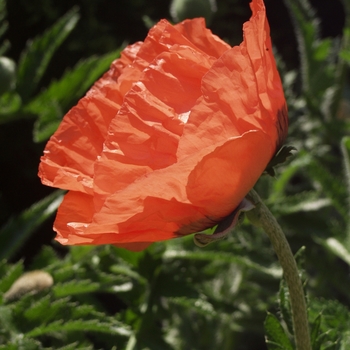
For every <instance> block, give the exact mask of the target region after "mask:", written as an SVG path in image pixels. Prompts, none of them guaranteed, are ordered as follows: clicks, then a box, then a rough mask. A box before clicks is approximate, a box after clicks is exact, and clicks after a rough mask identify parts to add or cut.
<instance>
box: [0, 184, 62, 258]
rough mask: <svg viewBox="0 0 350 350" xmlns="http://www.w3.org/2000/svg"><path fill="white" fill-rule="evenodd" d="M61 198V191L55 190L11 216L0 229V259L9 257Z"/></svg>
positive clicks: (54, 208)
mask: <svg viewBox="0 0 350 350" xmlns="http://www.w3.org/2000/svg"><path fill="white" fill-rule="evenodd" d="M62 198H63V195H62V191H55V192H54V193H52V194H51V195H49V196H47V197H46V198H44V199H42V200H41V201H39V202H37V203H35V204H33V205H32V206H31V207H30V208H28V209H26V210H24V211H23V212H22V213H21V214H19V215H18V216H17V217H15V218H11V219H10V220H9V221H8V222H7V223H6V224H5V225H4V226H3V227H2V228H1V229H0V259H2V258H9V257H11V256H12V255H13V254H14V253H15V252H16V251H17V250H18V249H19V248H20V247H21V246H22V245H23V244H24V243H25V241H26V240H27V239H28V238H29V236H30V235H31V234H32V232H34V230H35V229H37V228H38V227H39V226H40V225H41V224H42V223H43V222H44V221H45V220H46V219H47V218H49V217H50V216H51V215H52V214H53V213H54V212H55V211H56V209H57V208H58V206H59V205H60V203H61V201H62Z"/></svg>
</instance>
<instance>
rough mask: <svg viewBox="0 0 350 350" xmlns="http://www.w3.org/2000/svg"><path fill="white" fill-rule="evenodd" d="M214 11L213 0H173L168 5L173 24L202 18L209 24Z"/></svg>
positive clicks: (214, 4)
mask: <svg viewBox="0 0 350 350" xmlns="http://www.w3.org/2000/svg"><path fill="white" fill-rule="evenodd" d="M215 11H216V3H215V0H173V1H172V3H171V5H170V14H171V17H172V19H173V21H174V22H181V21H183V20H185V19H187V18H196V17H204V18H205V20H206V23H207V24H209V23H210V22H211V20H212V17H213V13H214V12H215Z"/></svg>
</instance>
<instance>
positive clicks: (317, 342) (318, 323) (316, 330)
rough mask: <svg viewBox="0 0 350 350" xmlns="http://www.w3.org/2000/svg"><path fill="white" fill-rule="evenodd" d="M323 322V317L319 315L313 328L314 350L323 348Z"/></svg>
mask: <svg viewBox="0 0 350 350" xmlns="http://www.w3.org/2000/svg"><path fill="white" fill-rule="evenodd" d="M321 320H322V315H321V314H319V315H318V316H317V317H316V319H315V321H314V322H313V323H312V328H311V345H312V350H320V348H321V342H320V339H319V335H320V329H321Z"/></svg>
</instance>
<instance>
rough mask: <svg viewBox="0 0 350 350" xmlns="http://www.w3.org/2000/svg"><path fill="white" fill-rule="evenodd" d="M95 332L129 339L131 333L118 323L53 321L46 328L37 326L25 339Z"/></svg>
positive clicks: (126, 327) (127, 328)
mask: <svg viewBox="0 0 350 350" xmlns="http://www.w3.org/2000/svg"><path fill="white" fill-rule="evenodd" d="M77 331H78V332H81V331H83V332H97V333H106V334H112V335H119V336H123V337H129V336H130V335H131V331H130V329H129V327H128V326H126V325H123V324H121V323H119V322H113V323H107V322H101V321H99V320H89V321H84V320H72V321H70V320H69V321H66V322H63V321H61V320H60V321H55V322H52V323H50V324H48V325H46V326H44V325H43V326H39V327H37V328H35V329H33V330H32V331H30V332H28V333H27V334H26V336H27V337H34V338H35V337H39V336H42V335H44V334H51V333H56V332H58V333H62V332H77Z"/></svg>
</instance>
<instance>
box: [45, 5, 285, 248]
mask: <svg viewBox="0 0 350 350" xmlns="http://www.w3.org/2000/svg"><path fill="white" fill-rule="evenodd" d="M251 8H252V12H253V14H252V17H251V19H250V20H249V22H247V23H245V24H244V28H243V30H244V40H243V42H242V44H241V45H240V46H236V47H233V48H231V47H230V46H229V45H227V44H226V43H224V42H223V41H222V40H221V39H219V38H218V37H217V36H215V35H213V34H212V33H211V32H210V30H208V29H206V28H205V23H204V20H203V19H194V20H186V21H184V22H182V23H179V24H177V25H176V26H172V25H171V24H170V23H168V22H167V21H165V20H162V21H160V22H159V23H158V24H157V25H156V26H154V27H153V28H152V29H151V30H150V32H149V34H148V36H147V38H146V39H145V41H144V42H143V43H137V44H134V45H132V46H129V47H127V48H126V49H125V50H124V51H123V53H122V55H121V58H120V59H118V60H116V61H115V62H113V64H112V66H111V69H110V70H109V71H108V72H107V73H106V74H105V75H104V76H103V77H102V78H101V79H100V80H99V81H97V82H96V83H95V85H94V86H93V87H92V88H91V90H90V91H89V92H88V93H87V95H86V96H85V97H84V98H82V99H81V100H80V102H79V103H78V105H77V106H75V107H73V108H72V109H71V110H70V111H69V112H68V114H67V115H66V116H65V117H64V119H63V121H62V124H61V125H60V127H59V129H58V130H57V132H56V133H55V134H54V135H53V136H52V137H51V139H50V141H49V142H48V144H47V146H46V149H45V151H44V156H43V157H42V159H41V164H40V168H39V176H40V177H41V179H42V182H43V183H44V184H46V185H49V186H53V187H59V188H62V189H66V190H69V193H68V194H67V195H66V196H65V199H64V200H63V202H62V204H61V206H60V208H59V210H58V214H57V218H56V221H55V225H54V229H55V231H56V232H57V240H58V241H59V242H61V243H62V244H115V245H117V246H120V247H124V248H127V249H131V250H141V249H144V248H145V247H147V245H149V244H151V243H152V242H156V241H162V240H167V239H171V238H175V237H178V236H181V235H187V234H191V233H194V232H198V231H201V230H203V229H206V228H208V227H212V226H214V225H216V224H217V223H218V222H220V221H221V220H222V219H223V218H224V217H226V216H227V215H229V214H230V213H231V212H232V211H233V210H235V208H237V207H238V206H239V204H240V202H241V201H242V200H243V198H244V197H245V195H246V194H247V192H248V191H249V190H250V189H251V188H252V187H253V186H254V184H255V183H256V181H257V180H258V178H259V177H260V175H261V174H262V172H263V171H264V169H265V167H266V165H267V164H268V162H269V161H270V160H271V158H272V157H273V155H274V154H275V152H276V151H277V149H278V147H279V146H280V145H281V144H282V143H283V141H284V139H285V137H286V133H287V127H288V119H287V112H286V107H285V99H284V94H283V90H282V85H281V81H280V78H279V75H278V72H277V69H276V64H275V61H274V57H273V54H272V46H271V40H270V35H269V26H268V22H267V19H266V13H265V7H264V4H263V1H262V0H254V1H253V2H252V4H251Z"/></svg>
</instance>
